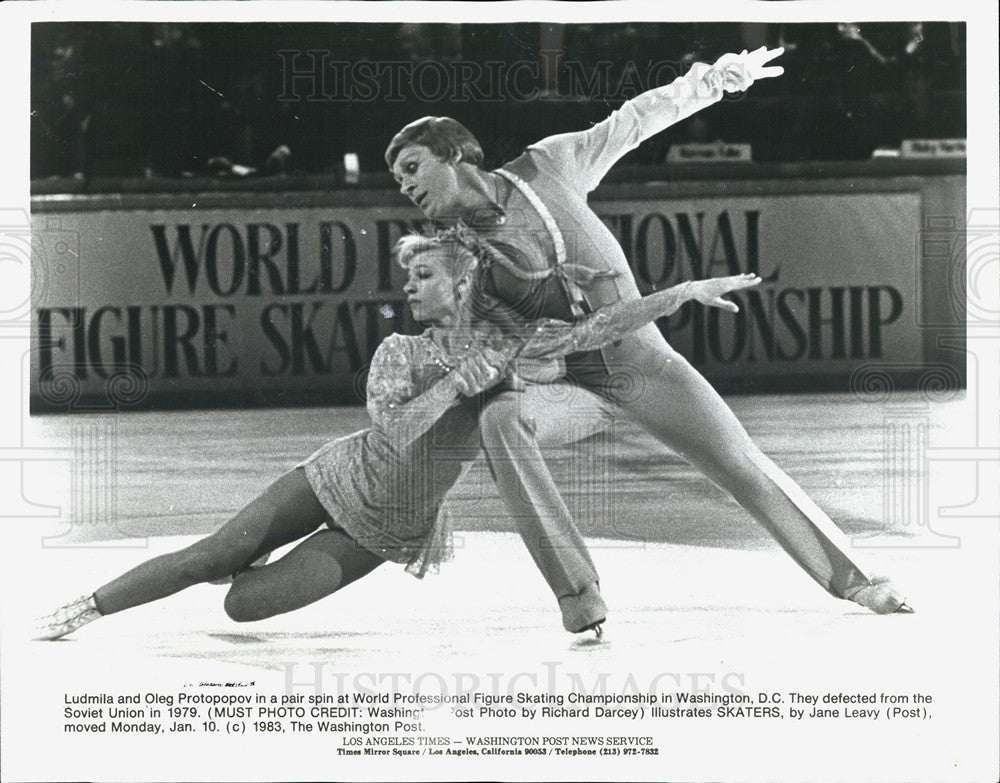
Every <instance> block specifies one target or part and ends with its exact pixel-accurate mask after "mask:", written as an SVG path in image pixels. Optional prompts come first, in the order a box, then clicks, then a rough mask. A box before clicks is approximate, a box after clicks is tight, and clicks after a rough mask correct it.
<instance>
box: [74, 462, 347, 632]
mask: <svg viewBox="0 0 1000 783" xmlns="http://www.w3.org/2000/svg"><path fill="white" fill-rule="evenodd" d="M326 519H327V513H326V510H325V509H324V508H323V506H322V505H320V502H319V501H318V500H317V499H316V496H315V494H313V491H312V488H311V487H310V486H309V482H308V481H307V480H306V477H305V473H304V471H302V470H300V469H295V470H292V471H290V472H288V473H286V474H285V475H284V476H282V477H281V478H279V479H278V480H277V481H275V482H274V483H273V484H271V486H269V487H268V488H267V489H266V490H264V492H263V493H262V494H261V495H259V496H258V497H257V498H256V499H255V500H253V501H251V502H250V503H249V504H248V505H247V506H246V507H244V508H243V510H242V511H240V512H239V513H238V514H237V515H236V516H235V517H233V518H232V519H231V520H230V521H229V522H227V523H226V524H225V525H223V526H222V527H221V528H219V529H218V530H217V531H215V532H214V533H212V534H211V535H210V536H207V537H205V538H203V539H201V540H200V541H196V542H195V543H193V544H192V545H191V546H189V547H186V548H184V549H181V550H179V551H177V552H171V553H169V554H166V555H161V556H159V557H154V558H153V559H152V560H147V561H146V562H145V563H142V564H141V565H139V566H136V567H135V568H133V569H132V570H131V571H128V572H126V573H124V574H122V575H121V576H119V577H118V578H117V579H114V580H112V581H111V582H108V583H107V584H106V585H104V586H103V587H99V588H98V589H97V590H96V591H95V592H94V598H95V600H96V603H97V609H98V610H99V611H100V612H101V614H111V613H113V612H120V611H122V610H123V609H128V608H130V607H133V606H138V605H139V604H144V603H148V602H150V601H155V600H157V599H159V598H164V597H166V596H168V595H172V594H173V593H176V592H178V591H180V590H183V589H184V588H186V587H190V586H191V585H196V584H199V583H201V582H209V581H211V580H213V579H218V578H220V577H223V576H226V575H228V574H232V573H234V572H236V571H238V570H240V569H241V568H244V567H246V566H247V565H248V564H250V563H252V562H253V561H254V560H256V559H257V558H258V557H260V556H261V555H263V554H264V553H266V552H271V551H272V550H274V549H277V548H278V547H280V546H284V545H285V544H288V543H290V542H292V541H295V540H297V539H299V538H302V537H303V536H307V535H309V533H311V532H312V531H314V530H315V529H316V528H318V527H319V526H320V525H322V524H323V523H324V522H325V521H326Z"/></svg>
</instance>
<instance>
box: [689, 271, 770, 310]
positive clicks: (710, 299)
mask: <svg viewBox="0 0 1000 783" xmlns="http://www.w3.org/2000/svg"><path fill="white" fill-rule="evenodd" d="M759 284H760V277H758V276H757V275H755V274H750V273H747V274H745V275H732V276H730V277H710V278H708V279H707V280H692V281H690V282H688V283H686V284H685V285H687V286H690V287H689V288H688V290H687V291H686V292H685V293H686V294H687V295H688V298H690V299H694V300H695V301H696V302H701V303H702V304H703V305H708V306H709V307H718V308H720V309H721V310H728V311H729V312H731V313H738V312H739V311H740V308H739V307H738V306H737V305H736V302H730V301H729V300H728V299H723V298H722V295H723V294H728V293H729V292H730V291H739V290H741V289H743V288H751V287H753V286H755V285H759Z"/></svg>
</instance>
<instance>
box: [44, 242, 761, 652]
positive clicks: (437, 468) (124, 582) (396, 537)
mask: <svg viewBox="0 0 1000 783" xmlns="http://www.w3.org/2000/svg"><path fill="white" fill-rule="evenodd" d="M484 256H491V257H492V256H495V251H493V250H491V249H490V248H489V247H487V246H486V245H485V244H484V243H482V242H480V241H479V240H478V239H477V238H476V237H475V236H474V234H473V233H472V232H470V231H468V230H467V229H457V230H452V231H449V232H444V233H443V234H442V235H440V236H439V237H436V238H424V237H407V238H404V239H403V240H401V241H400V243H399V245H398V247H397V258H398V260H399V262H400V263H401V264H402V265H403V266H404V267H405V268H406V269H407V270H408V282H407V283H406V286H405V289H404V290H405V292H406V295H407V299H408V302H409V305H410V307H411V309H412V311H413V315H414V317H415V318H416V320H418V321H421V322H423V323H425V324H427V325H428V326H429V327H430V328H428V329H427V330H426V331H425V332H423V333H422V334H421V335H419V336H416V337H408V336H403V335H398V334H393V335H390V336H389V337H387V338H386V339H385V340H384V341H383V342H382V344H381V345H380V346H379V347H378V350H377V351H376V353H375V356H374V357H373V359H372V364H371V368H370V371H369V376H368V383H367V393H368V403H367V405H368V412H369V414H370V415H371V418H372V426H371V427H370V428H368V429H366V430H362V431H360V432H356V433H354V434H353V435H348V436H346V437H342V438H337V439H336V440H333V441H331V442H329V443H327V444H326V445H325V446H323V447H322V448H320V449H319V450H318V451H317V452H316V453H315V454H313V455H312V456H311V457H309V458H308V459H307V460H305V461H304V462H302V463H301V464H299V465H297V466H296V467H295V468H293V469H292V470H290V471H289V472H288V473H286V474H285V475H284V476H282V477H281V478H279V479H278V480H277V481H276V482H274V484H272V485H271V486H270V487H268V488H267V489H266V490H265V491H264V492H263V494H261V495H260V496H259V497H258V498H256V499H255V500H253V501H252V502H251V503H250V504H249V505H247V506H246V507H245V508H244V509H243V510H242V511H240V512H239V513H238V514H237V515H236V516H235V517H234V518H233V519H232V520H231V521H229V522H228V523H226V524H225V525H223V526H222V527H221V528H220V529H219V530H218V531H216V532H215V533H213V534H211V535H209V536H207V537H206V538H203V539H201V540H200V541H197V542H196V543H194V544H192V545H191V546H189V547H187V548H185V549H182V550H180V551H177V552H173V553H170V554H166V555H161V556H159V557H155V558H153V559H151V560H148V561H147V562H145V563H143V564H141V565H139V566H138V567H136V568H133V569H132V570H130V571H128V572H126V573H125V574H123V575H121V576H119V577H118V578H116V579H114V580H112V581H111V582H108V583H107V584H105V585H104V586H102V587H99V588H98V589H97V590H96V591H95V592H94V593H92V594H90V595H85V596H83V597H81V598H79V599H77V600H76V601H73V602H71V603H69V604H66V605H65V606H63V607H60V608H59V609H58V610H56V611H55V612H54V613H53V614H51V615H49V616H47V617H45V618H43V619H42V620H41V621H39V627H38V629H37V631H36V638H39V639H58V638H60V637H62V636H65V635H66V634H68V633H71V632H72V631H75V630H76V629H77V628H79V627H81V626H82V625H84V624H86V623H88V622H90V621H92V620H95V619H97V618H98V617H101V616H102V615H106V614H112V613H114V612H120V611H122V610H123V609H128V608H130V607H133V606H137V605H139V604H144V603H148V602H150V601H155V600H157V599H160V598H164V597H166V596H168V595H172V594H173V593H176V592H178V591H179V590H183V589H184V588H186V587H190V586H191V585H195V584H198V583H201V582H210V581H214V580H220V579H222V580H225V579H226V578H227V577H230V576H231V577H232V587H231V588H230V590H229V592H228V594H227V595H226V599H225V610H226V613H227V614H228V615H229V616H230V617H231V618H232V619H233V620H236V621H237V622H244V621H251V620H261V619H264V618H267V617H271V616H273V615H276V614H281V613H283V612H289V611H292V610H294V609H298V608H300V607H303V606H306V605H307V604H310V603H313V602H314V601H318V600H319V599H320V598H323V597H324V596H327V595H329V594H331V593H333V592H335V591H337V590H339V589H340V588H341V587H343V586H344V585H347V584H349V583H350V582H353V581H354V580H355V579H358V578H359V577H361V576H364V575H365V574H367V573H369V572H370V571H372V570H373V569H374V568H375V567H376V566H378V565H380V564H381V563H383V562H385V561H386V560H391V561H394V562H398V563H405V564H406V568H407V571H409V572H410V573H413V574H414V575H416V576H423V574H424V573H426V571H427V570H428V569H431V568H434V567H435V566H436V565H437V564H438V563H439V562H440V561H441V560H442V559H444V558H445V557H447V556H448V554H449V540H448V530H447V526H446V525H445V524H444V523H443V521H442V519H441V515H440V514H439V511H440V507H441V502H442V500H443V498H444V495H445V493H446V492H447V491H448V489H449V488H450V487H451V486H452V485H453V484H454V483H455V481H456V480H457V479H458V478H459V476H460V475H461V474H462V473H463V472H464V470H465V468H466V467H467V466H468V464H469V463H470V462H471V460H472V459H473V458H474V457H475V456H476V454H477V453H478V450H479V435H478V426H479V424H478V416H479V408H478V405H477V401H476V399H475V397H476V395H478V394H479V393H480V392H482V391H483V390H485V389H488V388H490V387H492V386H494V385H496V384H497V383H498V382H499V381H501V380H502V379H504V378H505V377H507V376H508V374H509V373H510V372H511V371H519V372H522V373H523V374H527V370H526V369H523V368H529V367H530V366H531V365H532V363H533V364H535V365H537V364H538V362H540V361H546V360H554V359H556V357H561V356H563V355H565V354H567V353H572V352H577V351H580V350H585V349H588V348H593V347H596V346H599V345H603V344H604V343H606V342H608V341H611V340H615V339H618V338H619V337H621V336H622V335H623V334H627V333H629V332H631V331H633V330H635V329H637V328H639V327H640V326H642V325H643V324H645V323H648V322H650V321H652V320H653V319H655V318H658V317H660V316H663V315H666V314H669V313H672V312H674V311H675V310H677V309H678V308H679V307H680V306H681V304H683V303H684V302H685V301H687V300H689V299H696V300H698V301H700V302H702V303H704V304H707V305H711V306H714V307H720V308H724V309H728V310H733V309H735V308H736V305H735V304H734V303H733V302H731V301H728V300H724V299H721V296H722V295H723V294H725V293H727V292H729V291H734V290H738V289H741V288H746V287H748V286H751V285H756V284H757V283H759V282H760V279H759V278H757V277H755V276H753V275H739V276H734V277H730V278H718V279H713V280H705V281H699V282H695V283H682V284H681V285H678V286H674V287H673V288H671V289H667V290H665V291H661V292H658V293H656V294H653V295H651V296H649V297H646V298H644V299H643V300H642V301H641V302H625V303H620V304H618V305H613V306H611V307H609V308H605V309H602V310H599V311H597V312H595V313H593V314H592V315H591V316H589V317H588V318H586V319H583V320H581V321H579V322H578V323H576V324H568V323H565V322H557V321H552V320H544V321H539V322H537V323H535V324H532V325H531V329H530V331H528V332H522V333H520V334H512V333H510V332H509V331H508V332H506V333H501V332H500V330H498V329H497V328H495V327H486V328H485V329H482V328H478V327H477V326H476V325H474V324H473V323H472V319H471V316H470V313H469V308H468V303H469V299H470V292H471V287H472V284H473V281H474V279H475V271H476V268H477V266H478V265H479V263H480V259H481V258H483V257H484ZM441 456H446V457H447V458H446V459H440V458H438V459H436V458H435V457H441ZM319 528H323V529H321V530H319ZM317 530H318V532H317ZM303 538H304V539H305V540H304V541H302V543H300V544H299V545H298V546H297V547H295V548H294V549H293V550H292V551H290V552H289V553H288V554H286V555H285V556H284V557H282V558H280V559H279V560H277V561H275V562H273V563H270V564H267V565H262V566H257V567H252V566H251V564H254V563H255V561H257V560H258V559H260V558H262V556H264V555H266V554H267V553H269V552H271V551H273V550H274V549H277V548H278V547H281V546H283V545H285V544H288V543H291V542H292V541H296V540H298V539H303ZM602 619H603V618H602ZM574 630H578V631H582V630H586V629H584V628H579V629H574ZM597 630H599V628H598V629H597Z"/></svg>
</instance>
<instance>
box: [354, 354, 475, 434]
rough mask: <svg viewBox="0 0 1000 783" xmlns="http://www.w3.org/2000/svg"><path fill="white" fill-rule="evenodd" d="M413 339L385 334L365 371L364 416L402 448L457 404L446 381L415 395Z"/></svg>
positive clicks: (443, 380)
mask: <svg viewBox="0 0 1000 783" xmlns="http://www.w3.org/2000/svg"><path fill="white" fill-rule="evenodd" d="M414 344H415V338H408V337H404V336H401V335H396V334H393V335H389V336H388V337H387V338H386V339H385V340H383V341H382V344H381V345H379V347H378V349H377V350H376V351H375V356H374V357H372V363H371V367H370V369H369V371H368V385H367V394H368V404H367V407H368V415H369V416H371V419H372V422H373V423H374V424H375V426H377V427H379V428H380V429H382V430H383V431H384V432H385V433H386V434H387V435H388V436H389V437H390V438H391V439H392V442H393V444H394V445H395V446H396V447H397V448H405V447H407V446H409V445H410V444H411V443H413V442H414V441H415V440H417V438H419V437H420V436H421V435H423V434H424V433H425V432H427V430H429V429H430V428H431V427H432V426H433V424H434V422H436V421H437V420H438V419H440V418H441V416H442V415H443V414H444V412H445V411H446V410H448V409H449V408H450V407H452V405H454V404H455V403H456V402H457V401H458V397H459V395H458V392H457V391H456V390H455V387H454V385H453V383H452V382H451V381H450V380H448V379H447V378H442V379H441V380H438V381H437V382H435V383H434V384H433V385H431V386H430V388H428V389H427V390H426V391H424V392H423V393H421V394H417V385H416V382H415V380H414V375H413V361H414V358H413V346H414Z"/></svg>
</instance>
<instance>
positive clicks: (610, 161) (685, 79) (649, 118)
mask: <svg viewBox="0 0 1000 783" xmlns="http://www.w3.org/2000/svg"><path fill="white" fill-rule="evenodd" d="M722 85H723V78H722V74H721V73H720V72H719V69H718V68H717V66H712V65H706V64H704V63H695V64H694V65H692V66H691V69H690V70H689V71H688V72H687V73H686V74H685V75H684V76H679V77H678V78H676V79H674V80H673V81H672V82H671V83H670V84H666V85H663V86H661V87H656V88H654V89H652V90H647V91H646V92H644V93H642V94H641V95H638V96H636V97H635V98H633V99H631V100H629V101H626V102H625V103H624V104H623V105H622V106H621V108H619V109H618V110H616V111H614V112H612V113H611V115H610V116H609V117H608V118H607V119H605V120H603V121H602V122H599V123H598V124H596V125H594V126H593V127H592V128H590V129H588V130H585V131H577V132H575V133H563V134H560V135H557V136H550V137H548V138H546V139H542V140H541V141H540V142H538V143H537V144H533V145H531V146H530V147H529V148H528V149H529V151H531V152H534V153H536V154H538V153H541V154H542V155H543V156H545V157H548V158H550V160H551V165H552V166H553V167H554V170H556V171H558V172H559V173H560V174H561V176H563V177H564V178H565V179H567V180H569V181H571V182H573V183H574V185H575V187H577V188H578V190H579V191H580V192H581V193H582V194H584V195H586V194H587V193H589V192H590V191H592V190H593V189H594V188H596V187H597V185H598V184H600V181H601V180H602V179H603V178H604V175H605V174H607V172H608V169H610V168H611V166H613V165H614V163H615V162H616V161H617V160H618V159H619V158H620V157H622V155H624V154H625V153H626V152H629V151H630V150H633V149H635V148H636V147H637V146H639V144H640V143H641V142H643V141H644V140H646V139H648V138H649V137H651V136H654V135H656V134H657V133H659V132H660V131H662V130H664V129H666V128H668V127H670V126H671V125H673V124H674V123H677V122H680V121H681V120H683V119H686V118H687V117H690V116H691V115H692V114H695V113H696V112H698V111H700V110H701V109H703V108H705V107H707V106H711V105H712V104H714V103H717V102H718V101H719V100H721V99H722V94H723V87H722Z"/></svg>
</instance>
